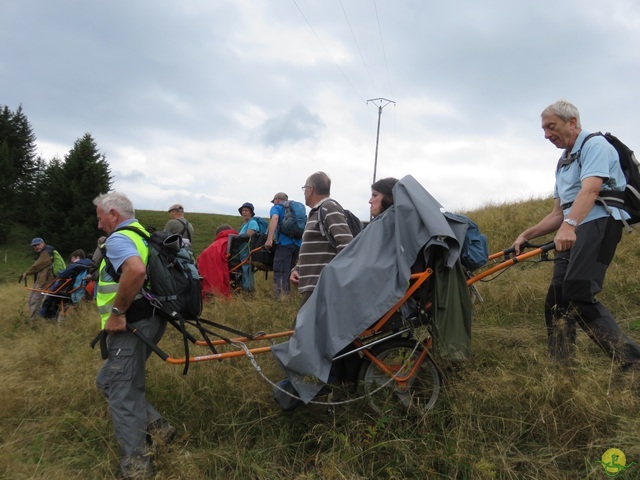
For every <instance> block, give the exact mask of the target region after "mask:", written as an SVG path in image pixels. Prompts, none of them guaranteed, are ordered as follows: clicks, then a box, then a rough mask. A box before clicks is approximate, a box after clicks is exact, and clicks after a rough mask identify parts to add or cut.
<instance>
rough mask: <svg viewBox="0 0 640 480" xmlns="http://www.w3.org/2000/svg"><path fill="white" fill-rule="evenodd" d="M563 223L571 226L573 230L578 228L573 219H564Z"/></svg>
mask: <svg viewBox="0 0 640 480" xmlns="http://www.w3.org/2000/svg"><path fill="white" fill-rule="evenodd" d="M564 221H565V223H568V224H569V225H571V226H572V227H573V228H576V227H577V226H578V222H576V221H575V220H574V219H573V218H565V219H564Z"/></svg>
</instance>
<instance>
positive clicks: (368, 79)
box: [0, 0, 640, 219]
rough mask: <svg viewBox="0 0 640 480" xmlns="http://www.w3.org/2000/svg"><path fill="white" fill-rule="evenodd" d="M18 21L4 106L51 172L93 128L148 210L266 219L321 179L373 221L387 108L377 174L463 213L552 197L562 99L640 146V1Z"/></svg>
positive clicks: (61, 11) (237, 6)
mask: <svg viewBox="0 0 640 480" xmlns="http://www.w3.org/2000/svg"><path fill="white" fill-rule="evenodd" d="M0 18H1V19H2V28H1V29H0V45H2V47H1V48H0V105H7V106H8V107H9V108H11V109H12V110H14V111H15V110H16V109H17V108H18V106H20V105H22V108H23V110H24V112H25V114H26V115H27V117H28V118H29V121H30V122H31V125H32V127H33V130H34V133H35V134H36V136H37V146H38V153H39V154H40V155H42V156H43V157H44V158H45V159H51V158H54V157H56V156H57V157H59V158H64V156H65V154H67V153H68V152H69V150H70V149H71V148H72V147H73V143H74V142H75V141H76V140H77V139H78V138H80V137H82V136H83V135H84V134H85V133H87V132H88V133H90V134H91V135H92V136H93V138H94V139H95V141H96V143H97V145H98V148H99V150H100V152H101V153H104V154H105V155H106V159H107V161H108V162H109V165H110V166H111V171H112V175H113V177H114V188H115V189H116V190H119V191H122V192H125V193H126V194H128V195H129V196H130V197H131V199H132V200H133V202H134V205H135V207H136V208H141V209H153V210H166V209H167V208H168V207H169V206H170V205H171V204H173V203H176V202H180V203H182V204H183V205H184V207H185V209H186V211H187V217H188V212H208V213H226V214H237V208H238V207H239V206H240V205H241V204H242V203H243V202H246V201H250V202H252V203H254V205H255V206H256V213H257V214H259V215H263V216H267V215H268V212H269V207H270V206H271V204H270V203H269V201H270V200H271V198H272V197H273V194H274V193H276V192H278V191H284V192H286V193H288V194H289V197H290V198H293V199H298V200H302V201H303V195H302V192H301V190H300V187H301V186H302V185H304V181H305V179H306V177H307V176H309V175H310V174H311V173H313V172H315V171H317V170H322V171H325V172H326V173H328V174H329V176H330V177H331V179H332V182H333V183H332V196H333V197H334V198H335V199H337V200H338V201H339V202H340V203H342V205H343V206H344V207H345V208H349V209H351V210H352V211H354V212H355V213H356V214H357V215H358V216H360V217H361V218H363V219H366V218H368V204H367V201H368V199H369V196H370V185H371V182H372V178H373V170H374V159H375V145H376V127H377V122H378V111H379V110H378V106H380V105H385V106H384V108H382V115H381V125H380V141H379V151H378V158H377V173H376V178H377V179H380V178H383V177H387V176H395V177H402V176H404V175H407V174H411V175H413V176H414V177H415V178H416V179H417V180H418V181H419V182H420V183H422V185H423V186H424V187H425V188H426V189H427V190H429V192H430V193H431V194H432V195H433V196H434V197H435V198H436V199H438V200H439V201H440V203H442V204H443V205H444V206H445V208H447V209H449V210H452V211H462V210H472V209H474V208H478V207H480V206H483V205H486V204H492V203H502V202H505V201H506V202H511V201H515V200H520V199H529V198H532V197H536V198H537V197H541V196H548V195H551V192H552V188H553V174H554V167H555V163H556V160H557V158H558V156H559V154H560V151H559V150H557V149H556V148H555V147H554V146H553V145H551V144H550V143H549V142H548V141H546V140H544V137H543V134H542V130H541V129H540V112H541V111H542V110H543V109H544V108H545V107H546V106H547V105H549V104H550V103H553V102H554V101H555V100H558V99H566V100H569V101H572V102H573V103H575V104H576V106H577V107H578V108H579V109H580V112H581V116H582V124H583V127H584V128H585V129H586V130H589V131H596V130H602V131H611V132H613V133H615V134H617V135H618V136H619V137H621V138H622V139H623V140H624V141H625V142H626V143H627V144H628V145H629V146H630V147H631V148H635V149H640V114H639V113H638V106H639V105H640V101H639V100H640V98H639V97H640V93H639V92H640V58H639V57H640V2H637V1H636V0H628V1H626V0H610V1H607V2H604V1H602V0H598V1H595V0H555V1H546V0H539V1H536V2H520V1H513V0H484V1H477V0H460V1H455V0H450V1H446V2H434V1H431V0H315V1H313V0H254V1H249V0H233V1H219V0H182V1H179V2H178V1H168V0H167V1H162V0H135V1H131V0H126V1H124V0H109V1H102V2H98V1H90V0H75V1H73V0H13V1H12V0H0ZM376 98H384V99H387V100H392V101H394V102H395V104H393V103H389V104H386V102H384V101H377V102H368V100H370V99H376Z"/></svg>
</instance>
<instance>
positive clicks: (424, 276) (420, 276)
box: [132, 243, 553, 390]
mask: <svg viewBox="0 0 640 480" xmlns="http://www.w3.org/2000/svg"><path fill="white" fill-rule="evenodd" d="M552 248H553V246H552V244H551V243H549V244H546V245H544V246H542V247H536V248H534V249H533V250H531V251H529V252H525V253H521V254H520V255H518V256H516V257H511V258H510V257H509V256H510V255H511V251H510V250H504V251H502V252H498V253H495V254H492V255H491V256H489V260H490V261H492V260H497V259H498V258H500V257H504V258H505V260H504V261H502V262H501V263H498V264H495V265H491V266H489V267H488V268H486V269H485V270H483V271H482V272H480V273H478V274H476V275H473V276H471V277H470V278H469V279H468V280H467V284H468V285H469V286H471V285H473V284H474V283H475V282H478V281H480V280H482V279H483V278H486V277H488V276H489V275H492V274H494V273H496V272H498V271H501V270H503V269H505V268H507V267H510V266H512V265H515V264H516V263H518V262H520V261H523V260H526V259H529V258H532V257H535V256H537V255H540V254H542V253H544V252H547V251H549V250H551V249H552ZM256 250H259V249H256ZM256 250H254V251H256ZM254 251H252V253H253V252H254ZM249 259H250V256H249V257H248V258H247V260H245V262H243V263H242V264H244V263H246V262H247V261H249ZM242 264H240V265H238V267H236V268H239V267H240V266H241V265H242ZM432 274H433V270H432V269H430V268H427V269H426V270H425V271H424V272H420V273H415V274H412V275H411V277H410V286H409V288H408V289H407V291H406V292H405V294H404V296H403V297H402V298H401V299H400V300H398V302H396V304H395V305H394V306H393V307H392V308H391V309H390V310H389V311H388V312H387V313H386V314H385V315H384V316H383V317H382V318H381V319H380V320H378V321H377V322H376V323H375V324H374V325H373V326H371V327H370V328H367V329H366V330H365V331H364V332H362V334H361V335H360V336H359V337H358V338H356V339H355V340H354V342H353V344H354V345H355V347H356V348H357V349H358V350H359V351H361V352H362V354H363V355H364V356H365V357H366V358H368V359H369V360H370V361H371V362H373V363H374V364H375V365H376V366H378V368H380V370H381V371H382V372H384V373H385V374H387V375H388V376H389V377H390V378H392V379H393V381H394V382H395V383H394V387H395V388H397V389H400V390H403V389H407V388H408V387H407V382H408V381H409V380H411V379H412V378H413V377H414V375H415V374H416V372H417V371H418V369H419V368H420V365H421V364H422V363H423V362H424V360H425V358H426V357H427V355H428V354H429V351H430V349H431V346H432V343H433V339H432V338H431V337H430V336H429V337H427V338H426V339H425V340H424V341H422V342H421V343H422V347H423V348H422V350H421V352H420V355H419V356H418V358H417V359H416V360H415V362H414V363H413V364H412V365H411V368H409V371H408V372H407V373H405V374H403V375H399V373H400V372H401V371H402V369H403V367H405V365H387V364H385V363H384V362H382V361H381V360H379V359H378V358H377V357H376V356H375V354H374V353H373V352H372V351H371V349H369V348H367V346H366V343H365V341H367V340H368V339H370V338H371V337H373V336H375V335H377V334H381V333H383V327H384V326H385V324H386V323H387V322H388V321H389V319H390V318H391V317H392V316H393V315H394V314H395V313H396V312H397V311H398V309H399V308H400V307H401V306H402V305H403V304H404V303H405V302H406V301H407V300H408V299H409V298H410V297H411V296H412V295H413V294H414V293H415V292H416V291H417V290H418V289H419V288H420V287H421V286H422V285H423V284H424V283H425V282H426V281H427V280H428V279H429V278H430V277H431V275H432ZM429 308H430V303H428V304H426V305H424V309H425V310H428V309H429ZM132 331H134V333H135V329H134V328H132ZM293 333H294V331H293V330H287V331H283V332H278V333H271V334H262V335H259V336H256V337H237V338H233V339H231V342H232V343H233V342H242V343H243V344H244V343H248V342H256V341H270V340H274V339H277V338H283V337H289V336H291V335H293ZM380 338H381V339H383V340H384V337H380ZM196 344H197V345H201V346H207V345H208V343H207V342H205V341H202V340H199V341H197V342H196ZM211 344H212V345H213V346H216V347H218V346H224V345H229V342H227V341H226V340H215V341H212V342H211ZM270 350H271V346H262V347H255V348H251V349H247V350H244V349H240V350H234V351H228V352H220V353H211V354H208V355H200V356H193V357H189V359H188V361H189V363H198V362H205V361H210V360H224V359H228V358H235V357H242V356H246V355H247V354H251V355H254V354H258V353H266V352H269V351H270ZM156 353H158V351H156ZM161 357H162V358H163V359H164V360H165V361H166V362H168V363H171V364H177V365H180V364H185V363H187V359H186V358H174V357H169V356H168V355H166V354H165V355H164V356H162V355H161Z"/></svg>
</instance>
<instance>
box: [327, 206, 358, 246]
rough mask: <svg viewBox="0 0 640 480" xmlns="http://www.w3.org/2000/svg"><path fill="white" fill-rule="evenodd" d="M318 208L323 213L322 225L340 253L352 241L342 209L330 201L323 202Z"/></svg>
mask: <svg viewBox="0 0 640 480" xmlns="http://www.w3.org/2000/svg"><path fill="white" fill-rule="evenodd" d="M320 208H322V209H323V211H324V215H323V217H324V225H325V227H326V229H327V232H329V235H331V237H333V239H334V240H335V241H336V251H337V252H340V251H341V250H342V249H343V248H344V247H346V246H347V245H349V243H350V242H351V240H353V235H351V230H350V229H349V224H348V223H347V219H346V218H345V216H344V213H343V212H342V209H341V208H340V207H339V206H338V205H337V204H336V203H335V202H333V201H331V200H328V201H326V202H324V203H323V204H322V206H321V207H320Z"/></svg>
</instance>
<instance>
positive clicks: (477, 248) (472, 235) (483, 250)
mask: <svg viewBox="0 0 640 480" xmlns="http://www.w3.org/2000/svg"><path fill="white" fill-rule="evenodd" d="M447 216H451V217H453V218H455V219H456V220H459V221H461V222H463V223H466V224H467V233H466V234H465V236H464V242H463V243H462V251H461V253H460V262H461V263H462V266H463V267H465V268H466V269H467V270H469V271H474V270H477V269H478V268H480V267H482V266H484V265H486V264H487V262H488V261H489V245H488V243H487V236H486V235H485V234H483V233H480V228H479V227H478V225H476V224H475V223H474V222H473V221H472V220H471V219H470V218H468V217H465V216H464V215H460V214H457V213H450V212H447Z"/></svg>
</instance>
